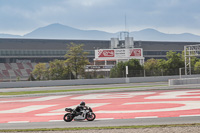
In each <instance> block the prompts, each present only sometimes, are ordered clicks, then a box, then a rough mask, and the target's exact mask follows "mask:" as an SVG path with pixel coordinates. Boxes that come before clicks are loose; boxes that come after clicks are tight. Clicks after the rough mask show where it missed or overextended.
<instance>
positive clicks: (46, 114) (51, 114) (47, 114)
mask: <svg viewBox="0 0 200 133" xmlns="http://www.w3.org/2000/svg"><path fill="white" fill-rule="evenodd" d="M64 114H65V113H43V114H35V116H54V115H64Z"/></svg>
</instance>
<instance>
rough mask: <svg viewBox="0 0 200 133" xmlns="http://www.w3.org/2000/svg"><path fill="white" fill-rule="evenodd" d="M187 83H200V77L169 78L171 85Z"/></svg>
mask: <svg viewBox="0 0 200 133" xmlns="http://www.w3.org/2000/svg"><path fill="white" fill-rule="evenodd" d="M187 84H200V77H198V78H181V79H169V86H172V85H187Z"/></svg>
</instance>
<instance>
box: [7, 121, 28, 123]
mask: <svg viewBox="0 0 200 133" xmlns="http://www.w3.org/2000/svg"><path fill="white" fill-rule="evenodd" d="M29 122H30V121H9V122H8V123H29Z"/></svg>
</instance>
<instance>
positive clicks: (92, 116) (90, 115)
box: [86, 113, 96, 121]
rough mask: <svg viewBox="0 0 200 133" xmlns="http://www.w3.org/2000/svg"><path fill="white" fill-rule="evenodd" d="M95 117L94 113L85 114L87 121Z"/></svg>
mask: <svg viewBox="0 0 200 133" xmlns="http://www.w3.org/2000/svg"><path fill="white" fill-rule="evenodd" d="M95 118H96V115H95V114H94V113H90V114H87V116H86V119H87V120H88V121H93V120H94V119H95Z"/></svg>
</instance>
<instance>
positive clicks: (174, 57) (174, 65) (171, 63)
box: [166, 51, 185, 75]
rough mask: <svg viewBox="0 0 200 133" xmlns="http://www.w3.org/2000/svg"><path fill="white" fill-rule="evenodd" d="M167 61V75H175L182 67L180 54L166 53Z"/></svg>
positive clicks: (182, 62)
mask: <svg viewBox="0 0 200 133" xmlns="http://www.w3.org/2000/svg"><path fill="white" fill-rule="evenodd" d="M166 57H167V59H168V60H167V61H166V66H167V69H168V71H169V72H168V74H169V75H176V74H178V73H179V68H182V67H184V66H185V65H184V61H183V60H182V56H181V54H180V53H178V54H176V52H173V51H169V52H167V55H166Z"/></svg>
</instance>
